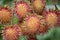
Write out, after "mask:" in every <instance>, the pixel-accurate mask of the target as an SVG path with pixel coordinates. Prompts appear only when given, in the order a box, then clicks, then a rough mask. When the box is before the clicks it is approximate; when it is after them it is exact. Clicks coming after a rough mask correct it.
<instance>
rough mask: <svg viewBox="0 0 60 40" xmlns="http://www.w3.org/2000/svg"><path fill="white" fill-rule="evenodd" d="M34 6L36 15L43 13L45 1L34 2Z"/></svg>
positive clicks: (35, 0) (36, 0)
mask: <svg viewBox="0 0 60 40" xmlns="http://www.w3.org/2000/svg"><path fill="white" fill-rule="evenodd" d="M32 6H33V9H34V11H35V12H36V13H39V14H40V13H42V12H43V9H44V7H45V0H32Z"/></svg>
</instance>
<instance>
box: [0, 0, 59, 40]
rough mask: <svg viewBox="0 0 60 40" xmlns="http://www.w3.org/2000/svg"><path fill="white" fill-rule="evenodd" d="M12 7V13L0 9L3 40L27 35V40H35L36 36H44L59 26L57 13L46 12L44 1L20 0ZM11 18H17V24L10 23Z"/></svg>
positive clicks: (54, 11) (53, 11)
mask: <svg viewBox="0 0 60 40" xmlns="http://www.w3.org/2000/svg"><path fill="white" fill-rule="evenodd" d="M14 5H15V7H14V11H13V10H11V9H10V8H9V7H0V23H1V24H3V25H4V26H5V28H4V29H3V30H2V31H3V32H2V33H3V38H4V40H18V38H19V36H21V35H28V38H27V40H37V39H36V36H35V35H36V34H44V33H46V32H48V30H49V29H50V28H51V27H55V26H58V24H59V20H60V19H59V15H60V14H59V12H58V11H57V10H52V9H48V10H46V8H45V5H46V0H31V2H30V3H28V2H27V0H21V1H16V2H15V4H14ZM13 16H17V18H18V19H19V21H18V23H16V24H13V23H12V22H11V20H12V19H13ZM6 24H9V25H6Z"/></svg>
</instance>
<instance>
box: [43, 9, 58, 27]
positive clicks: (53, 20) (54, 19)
mask: <svg viewBox="0 0 60 40" xmlns="http://www.w3.org/2000/svg"><path fill="white" fill-rule="evenodd" d="M43 14H44V17H45V21H46V24H47V25H48V26H55V25H57V23H58V13H57V12H55V11H54V10H51V9H50V10H48V11H44V13H43Z"/></svg>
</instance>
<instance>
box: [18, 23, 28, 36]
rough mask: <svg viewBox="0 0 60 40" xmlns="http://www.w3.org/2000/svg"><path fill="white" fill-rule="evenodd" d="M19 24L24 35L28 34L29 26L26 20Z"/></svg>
mask: <svg viewBox="0 0 60 40" xmlns="http://www.w3.org/2000/svg"><path fill="white" fill-rule="evenodd" d="M18 26H19V27H20V28H21V31H22V34H23V35H27V34H28V30H27V27H26V26H25V23H24V22H22V23H21V22H19V23H18Z"/></svg>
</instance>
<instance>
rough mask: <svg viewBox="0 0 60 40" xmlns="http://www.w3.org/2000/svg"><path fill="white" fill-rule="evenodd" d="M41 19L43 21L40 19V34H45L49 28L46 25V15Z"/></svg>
mask: <svg viewBox="0 0 60 40" xmlns="http://www.w3.org/2000/svg"><path fill="white" fill-rule="evenodd" d="M40 19H41V21H40V28H39V31H38V34H40V33H42V34H44V33H46V32H48V29H49V28H48V26H47V25H46V22H45V19H44V17H43V16H40Z"/></svg>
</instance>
